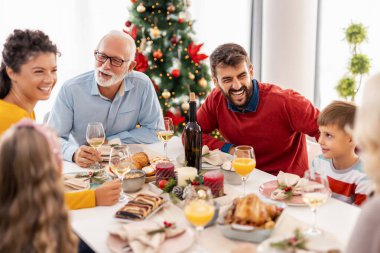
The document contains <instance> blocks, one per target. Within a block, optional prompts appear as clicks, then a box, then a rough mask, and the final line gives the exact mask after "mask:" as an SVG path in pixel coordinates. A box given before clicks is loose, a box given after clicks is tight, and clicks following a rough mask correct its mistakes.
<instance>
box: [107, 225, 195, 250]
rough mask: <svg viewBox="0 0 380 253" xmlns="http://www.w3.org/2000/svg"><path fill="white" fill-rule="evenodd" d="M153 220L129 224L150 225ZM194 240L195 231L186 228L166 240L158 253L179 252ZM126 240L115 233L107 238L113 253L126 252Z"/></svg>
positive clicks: (189, 245) (137, 226) (108, 245)
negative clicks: (180, 233) (181, 232)
mask: <svg viewBox="0 0 380 253" xmlns="http://www.w3.org/2000/svg"><path fill="white" fill-rule="evenodd" d="M151 223H152V222H151V221H144V222H135V223H131V224H128V226H131V228H132V229H133V227H136V228H140V227H141V226H149V225H150V224H151ZM193 241H194V232H193V230H192V229H191V228H186V231H185V233H183V234H182V235H179V236H177V237H174V238H171V239H167V240H165V241H164V242H163V243H162V244H161V246H160V247H159V249H158V253H179V252H183V251H185V250H187V249H188V248H190V247H191V245H192V244H193ZM125 245H126V242H123V241H122V240H121V239H120V238H119V237H117V236H115V235H111V234H110V235H109V236H108V238H107V247H108V249H110V250H111V252H113V253H124V252H125V250H124V246H125Z"/></svg>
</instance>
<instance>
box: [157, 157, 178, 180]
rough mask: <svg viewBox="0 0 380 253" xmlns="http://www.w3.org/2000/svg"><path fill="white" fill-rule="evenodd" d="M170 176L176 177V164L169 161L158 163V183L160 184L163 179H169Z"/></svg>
mask: <svg viewBox="0 0 380 253" xmlns="http://www.w3.org/2000/svg"><path fill="white" fill-rule="evenodd" d="M170 178H175V173H174V164H172V163H169V162H164V163H157V165H156V185H159V183H160V181H161V180H164V179H165V180H169V179H170Z"/></svg>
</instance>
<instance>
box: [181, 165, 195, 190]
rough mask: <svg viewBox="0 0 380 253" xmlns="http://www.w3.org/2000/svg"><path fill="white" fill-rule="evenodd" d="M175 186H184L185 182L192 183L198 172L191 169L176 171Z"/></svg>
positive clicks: (184, 168) (183, 168)
mask: <svg viewBox="0 0 380 253" xmlns="http://www.w3.org/2000/svg"><path fill="white" fill-rule="evenodd" d="M176 171H177V185H179V186H186V185H187V183H186V180H191V181H193V180H194V179H195V178H196V176H197V175H198V171H197V169H196V168H193V167H182V168H178V169H177V170H176Z"/></svg>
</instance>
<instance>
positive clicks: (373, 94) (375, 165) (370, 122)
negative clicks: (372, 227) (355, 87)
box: [354, 73, 380, 188]
mask: <svg viewBox="0 0 380 253" xmlns="http://www.w3.org/2000/svg"><path fill="white" fill-rule="evenodd" d="M379 97H380V73H377V74H376V75H373V76H372V77H371V78H370V79H369V80H368V81H367V83H366V84H365V86H364V91H363V101H362V105H361V106H359V107H358V109H357V113H356V117H355V127H354V136H355V138H356V140H357V142H358V144H359V147H360V149H361V155H360V157H361V159H362V161H363V165H364V170H365V172H366V173H367V174H368V176H369V177H370V178H371V179H372V180H373V182H374V183H375V184H376V186H377V187H379V188H380V99H379Z"/></svg>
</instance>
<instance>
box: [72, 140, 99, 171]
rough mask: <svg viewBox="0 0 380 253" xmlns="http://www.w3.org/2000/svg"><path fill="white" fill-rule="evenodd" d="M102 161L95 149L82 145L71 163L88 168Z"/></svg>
mask: <svg viewBox="0 0 380 253" xmlns="http://www.w3.org/2000/svg"><path fill="white" fill-rule="evenodd" d="M101 160H102V157H101V154H100V152H99V151H97V150H96V149H94V148H92V147H89V146H85V145H82V146H80V147H79V148H78V149H77V151H75V153H74V159H73V161H74V162H75V163H76V164H78V165H79V166H80V167H85V168H87V167H90V166H91V165H93V164H94V163H95V162H99V161H101Z"/></svg>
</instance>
